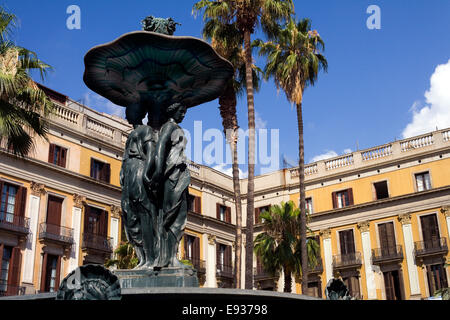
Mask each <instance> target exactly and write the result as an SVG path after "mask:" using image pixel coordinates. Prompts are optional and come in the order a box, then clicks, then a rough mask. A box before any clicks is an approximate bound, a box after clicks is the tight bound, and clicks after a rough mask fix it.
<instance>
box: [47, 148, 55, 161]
mask: <svg viewBox="0 0 450 320" xmlns="http://www.w3.org/2000/svg"><path fill="white" fill-rule="evenodd" d="M54 158H55V145H54V144H53V143H51V144H50V147H49V151H48V162H50V163H53V161H54Z"/></svg>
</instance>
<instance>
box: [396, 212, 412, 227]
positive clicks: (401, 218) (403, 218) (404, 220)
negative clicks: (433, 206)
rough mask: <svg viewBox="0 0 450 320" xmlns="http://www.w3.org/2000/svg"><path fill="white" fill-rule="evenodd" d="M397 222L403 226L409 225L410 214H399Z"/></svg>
mask: <svg viewBox="0 0 450 320" xmlns="http://www.w3.org/2000/svg"><path fill="white" fill-rule="evenodd" d="M398 221H400V223H401V224H402V225H405V224H411V213H403V214H400V215H399V216H398Z"/></svg>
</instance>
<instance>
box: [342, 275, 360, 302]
mask: <svg viewBox="0 0 450 320" xmlns="http://www.w3.org/2000/svg"><path fill="white" fill-rule="evenodd" d="M342 280H343V281H344V283H345V285H346V286H347V289H348V294H349V295H350V296H352V297H355V298H358V299H359V298H360V296H359V277H356V276H350V277H345V278H344V277H342Z"/></svg>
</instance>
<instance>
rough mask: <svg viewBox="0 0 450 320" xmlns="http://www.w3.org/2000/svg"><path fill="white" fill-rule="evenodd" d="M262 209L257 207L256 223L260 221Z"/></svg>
mask: <svg viewBox="0 0 450 320" xmlns="http://www.w3.org/2000/svg"><path fill="white" fill-rule="evenodd" d="M260 211H261V209H260V208H255V224H256V223H259V220H260V219H259V214H260Z"/></svg>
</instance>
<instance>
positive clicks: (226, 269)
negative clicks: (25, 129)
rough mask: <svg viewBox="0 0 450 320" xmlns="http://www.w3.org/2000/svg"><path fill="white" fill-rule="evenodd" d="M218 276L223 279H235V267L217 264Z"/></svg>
mask: <svg viewBox="0 0 450 320" xmlns="http://www.w3.org/2000/svg"><path fill="white" fill-rule="evenodd" d="M216 267H217V272H216V274H217V276H219V277H223V278H233V266H231V265H227V264H217V266H216Z"/></svg>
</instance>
